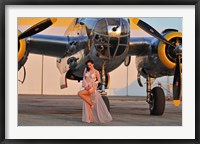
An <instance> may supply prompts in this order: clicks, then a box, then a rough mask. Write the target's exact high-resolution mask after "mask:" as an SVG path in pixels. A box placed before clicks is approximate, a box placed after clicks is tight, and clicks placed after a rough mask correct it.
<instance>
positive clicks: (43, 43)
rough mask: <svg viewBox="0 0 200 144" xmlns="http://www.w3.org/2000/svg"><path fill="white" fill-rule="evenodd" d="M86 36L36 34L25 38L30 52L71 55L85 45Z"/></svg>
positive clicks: (86, 41) (58, 55) (59, 55)
mask: <svg viewBox="0 0 200 144" xmlns="http://www.w3.org/2000/svg"><path fill="white" fill-rule="evenodd" d="M87 43H88V37H87V36H52V35H40V34H36V35H33V36H31V37H29V38H27V50H28V51H29V52H30V53H34V54H42V55H47V56H53V57H60V58H62V57H65V56H71V55H73V54H75V53H77V52H78V51H80V50H81V49H84V48H85V47H87Z"/></svg>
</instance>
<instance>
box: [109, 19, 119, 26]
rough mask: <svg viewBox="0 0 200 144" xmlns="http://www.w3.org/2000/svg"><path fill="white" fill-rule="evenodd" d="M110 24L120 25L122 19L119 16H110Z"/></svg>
mask: <svg viewBox="0 0 200 144" xmlns="http://www.w3.org/2000/svg"><path fill="white" fill-rule="evenodd" d="M107 21H108V25H120V19H119V18H108V19H107Z"/></svg>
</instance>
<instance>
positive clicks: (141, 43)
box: [128, 37, 153, 56]
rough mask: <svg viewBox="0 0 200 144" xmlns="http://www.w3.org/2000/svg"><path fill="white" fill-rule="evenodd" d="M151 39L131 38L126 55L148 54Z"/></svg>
mask: <svg viewBox="0 0 200 144" xmlns="http://www.w3.org/2000/svg"><path fill="white" fill-rule="evenodd" d="M152 40H153V37H131V38H130V43H129V51H128V55H136V56H143V55H147V54H148V53H149V50H150V48H151V46H152Z"/></svg>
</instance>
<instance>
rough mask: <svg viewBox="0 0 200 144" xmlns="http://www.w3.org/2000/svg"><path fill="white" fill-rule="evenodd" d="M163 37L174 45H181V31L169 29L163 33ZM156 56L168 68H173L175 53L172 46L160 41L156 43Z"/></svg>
mask: <svg viewBox="0 0 200 144" xmlns="http://www.w3.org/2000/svg"><path fill="white" fill-rule="evenodd" d="M164 37H165V39H166V40H167V41H169V42H170V43H172V44H173V45H176V43H179V44H181V45H182V33H180V32H177V31H171V32H168V33H166V34H165V35H164ZM158 57H159V59H160V61H161V62H162V63H163V64H164V65H165V66H166V67H167V68H169V69H173V68H175V66H176V62H175V59H176V53H175V51H174V47H172V46H170V45H168V44H165V43H163V42H162V41H160V42H159V44H158Z"/></svg>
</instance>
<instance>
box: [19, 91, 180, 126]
mask: <svg viewBox="0 0 200 144" xmlns="http://www.w3.org/2000/svg"><path fill="white" fill-rule="evenodd" d="M108 98H109V101H110V108H111V109H110V112H111V115H112V117H113V121H112V122H109V123H90V124H88V123H84V122H82V120H81V118H82V100H81V99H80V98H79V97H78V96H30V95H19V96H18V125H19V126H182V105H180V106H179V107H175V106H174V105H173V101H166V106H165V112H164V114H163V115H162V116H151V115H150V114H149V113H150V112H149V106H148V104H147V103H146V101H145V97H138V96H109V97H108Z"/></svg>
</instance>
